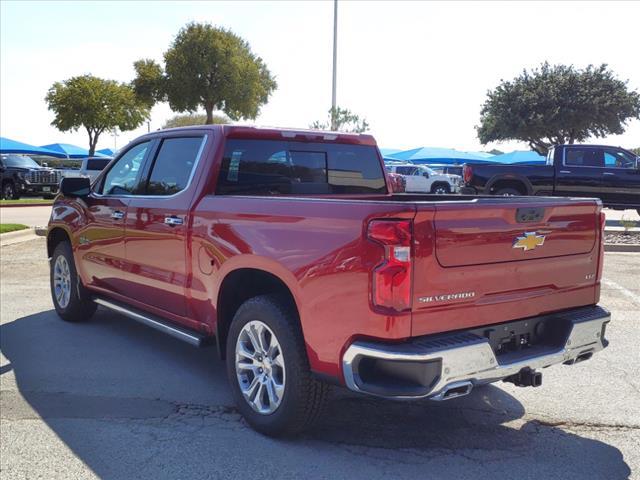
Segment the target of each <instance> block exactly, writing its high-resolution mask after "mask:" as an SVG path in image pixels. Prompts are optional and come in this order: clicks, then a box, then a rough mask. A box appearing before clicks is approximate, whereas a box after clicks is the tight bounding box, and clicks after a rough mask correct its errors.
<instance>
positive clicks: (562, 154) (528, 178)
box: [462, 145, 640, 214]
mask: <svg viewBox="0 0 640 480" xmlns="http://www.w3.org/2000/svg"><path fill="white" fill-rule="evenodd" d="M639 159H640V157H638V156H637V155H635V154H633V153H631V152H629V151H628V150H625V149H623V148H619V147H610V146H606V145H558V146H556V147H554V148H552V149H551V150H549V153H548V155H547V164H546V165H500V164H491V165H465V166H464V186H463V187H462V193H463V194H470V195H473V194H483V195H502V196H511V195H547V196H555V197H595V198H599V199H600V200H602V203H603V204H604V206H605V207H609V208H614V209H620V210H624V209H627V208H632V209H636V210H638V213H639V214H640V160H639Z"/></svg>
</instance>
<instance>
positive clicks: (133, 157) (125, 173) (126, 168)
mask: <svg viewBox="0 0 640 480" xmlns="http://www.w3.org/2000/svg"><path fill="white" fill-rule="evenodd" d="M149 145H150V142H144V143H139V144H138V145H136V146H135V147H133V148H131V149H130V150H129V151H127V152H126V153H125V154H124V155H123V156H122V157H120V158H119V159H118V161H117V162H116V163H115V164H114V165H113V166H112V167H111V169H109V171H108V172H107V174H106V175H105V177H104V182H103V184H102V188H101V189H100V193H102V194H103V195H129V194H131V193H133V191H134V189H135V188H136V186H137V185H138V176H139V175H140V167H141V165H142V160H143V159H144V156H145V155H146V153H147V150H148V149H149Z"/></svg>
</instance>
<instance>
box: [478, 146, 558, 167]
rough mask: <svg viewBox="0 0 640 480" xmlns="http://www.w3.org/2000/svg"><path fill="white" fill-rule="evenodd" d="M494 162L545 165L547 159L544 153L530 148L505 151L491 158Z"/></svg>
mask: <svg viewBox="0 0 640 480" xmlns="http://www.w3.org/2000/svg"><path fill="white" fill-rule="evenodd" d="M491 161H493V162H498V163H505V164H510V165H513V164H516V163H518V164H529V165H544V164H545V163H547V159H546V158H545V157H543V156H542V155H539V154H538V153H536V152H532V151H530V150H516V151H514V152H511V153H503V154H501V155H496V156H495V157H493V158H492V159H491Z"/></svg>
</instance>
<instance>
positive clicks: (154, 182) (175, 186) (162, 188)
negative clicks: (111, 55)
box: [146, 137, 203, 195]
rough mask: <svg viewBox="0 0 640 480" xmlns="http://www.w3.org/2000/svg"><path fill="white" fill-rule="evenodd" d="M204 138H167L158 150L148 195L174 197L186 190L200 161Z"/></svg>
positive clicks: (148, 186) (147, 190) (147, 191)
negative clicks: (194, 168)
mask: <svg viewBox="0 0 640 480" xmlns="http://www.w3.org/2000/svg"><path fill="white" fill-rule="evenodd" d="M202 140H203V137H184V138H165V139H164V140H163V141H162V145H160V148H159V149H158V154H157V155H156V159H155V162H154V163H153V168H152V169H151V175H150V177H149V182H148V184H147V189H146V194H147V195H173V194H175V193H178V192H180V191H182V190H184V189H185V188H186V187H187V184H188V183H189V178H190V177H191V172H192V171H193V167H194V166H195V164H196V160H197V159H198V153H199V151H200V147H201V146H202Z"/></svg>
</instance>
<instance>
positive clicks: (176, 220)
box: [164, 215, 184, 227]
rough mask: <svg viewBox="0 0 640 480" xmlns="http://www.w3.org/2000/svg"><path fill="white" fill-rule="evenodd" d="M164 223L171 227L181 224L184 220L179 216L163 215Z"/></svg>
mask: <svg viewBox="0 0 640 480" xmlns="http://www.w3.org/2000/svg"><path fill="white" fill-rule="evenodd" d="M164 223H165V224H166V225H169V226H171V227H175V226H176V225H182V224H183V223H184V220H182V219H181V218H180V217H176V216H175V215H171V216H170V217H164Z"/></svg>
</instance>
